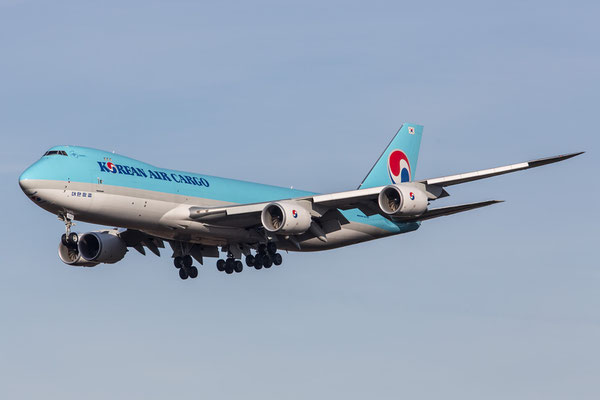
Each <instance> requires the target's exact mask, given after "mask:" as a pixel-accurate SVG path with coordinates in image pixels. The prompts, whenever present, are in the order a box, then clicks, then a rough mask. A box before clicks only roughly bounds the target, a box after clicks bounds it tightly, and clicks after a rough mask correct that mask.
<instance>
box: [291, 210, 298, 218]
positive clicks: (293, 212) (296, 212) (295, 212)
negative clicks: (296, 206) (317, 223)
mask: <svg viewBox="0 0 600 400" xmlns="http://www.w3.org/2000/svg"><path fill="white" fill-rule="evenodd" d="M292 217H294V218H298V211H296V210H292Z"/></svg>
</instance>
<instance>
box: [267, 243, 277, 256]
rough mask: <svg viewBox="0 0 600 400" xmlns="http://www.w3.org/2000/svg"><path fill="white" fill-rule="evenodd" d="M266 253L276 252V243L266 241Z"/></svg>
mask: <svg viewBox="0 0 600 400" xmlns="http://www.w3.org/2000/svg"><path fill="white" fill-rule="evenodd" d="M267 253H269V254H270V255H273V254H275V253H277V244H276V243H275V242H269V243H267Z"/></svg>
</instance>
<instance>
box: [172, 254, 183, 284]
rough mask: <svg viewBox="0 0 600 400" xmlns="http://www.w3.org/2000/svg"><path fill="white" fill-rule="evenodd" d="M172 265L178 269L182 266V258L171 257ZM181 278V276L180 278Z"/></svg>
mask: <svg viewBox="0 0 600 400" xmlns="http://www.w3.org/2000/svg"><path fill="white" fill-rule="evenodd" d="M173 265H174V266H175V268H177V269H179V268H181V267H183V266H184V265H183V259H182V258H181V257H175V258H174V259H173ZM182 279H183V278H182Z"/></svg>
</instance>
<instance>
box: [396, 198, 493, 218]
mask: <svg viewBox="0 0 600 400" xmlns="http://www.w3.org/2000/svg"><path fill="white" fill-rule="evenodd" d="M502 202H503V200H488V201H481V202H479V203H468V204H460V205H458V206H448V207H440V208H434V209H431V210H427V211H426V212H425V214H423V215H420V216H418V217H414V218H410V219H408V220H407V219H402V222H416V221H424V220H427V219H432V218H437V217H443V216H445V215H452V214H456V213H459V212H463V211H469V210H474V209H476V208H481V207H486V206H491V205H492V204H496V203H502Z"/></svg>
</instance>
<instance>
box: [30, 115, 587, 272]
mask: <svg viewBox="0 0 600 400" xmlns="http://www.w3.org/2000/svg"><path fill="white" fill-rule="evenodd" d="M422 133H423V127H422V126H420V125H415V124H404V125H402V127H401V128H400V130H399V131H398V132H397V133H396V135H395V136H394V138H393V139H392V141H391V142H390V144H389V145H388V147H387V148H386V149H385V151H384V152H383V154H382V155H381V156H380V157H379V159H378V160H377V162H376V163H375V165H373V167H372V169H371V171H370V172H369V173H368V174H367V176H366V177H365V178H364V180H363V181H362V183H361V184H360V185H359V186H358V188H357V189H355V190H349V191H344V192H337V193H327V194H317V193H313V192H307V191H301V190H295V189H291V188H284V187H276V186H269V185H263V184H257V183H250V182H245V181H239V180H233V179H225V178H218V177H214V176H208V175H203V174H197V173H191V172H182V171H175V170H170V169H165V168H161V167H156V166H154V165H150V164H147V163H144V162H141V161H137V160H134V159H132V158H128V157H125V156H121V155H118V154H114V153H112V152H107V151H101V150H96V149H91V148H87V147H79V146H56V147H53V148H51V149H50V150H48V151H47V152H46V153H45V154H44V155H43V156H42V157H41V159H40V160H38V161H36V162H35V163H34V164H33V165H31V166H30V167H29V168H27V170H25V171H24V172H23V173H22V174H21V176H20V177H19V185H20V186H21V189H22V190H23V192H24V193H25V194H26V195H27V197H29V198H30V199H31V200H32V201H33V202H34V203H35V204H36V205H38V206H40V207H41V208H43V209H45V210H46V211H48V212H51V213H52V214H55V215H57V216H58V218H59V219H60V220H61V221H63V222H64V224H65V233H64V234H63V235H62V237H61V240H60V241H59V244H58V255H59V257H60V259H61V260H62V261H63V262H64V263H66V264H68V265H71V266H80V267H94V266H96V265H98V264H103V263H107V264H112V263H116V262H118V261H120V260H122V259H123V258H124V257H125V255H126V253H127V252H128V249H129V248H133V249H135V250H137V251H138V252H140V253H141V254H144V255H145V254H146V250H149V251H151V252H152V253H154V254H156V255H160V250H159V249H161V248H165V243H168V245H169V247H170V248H171V250H172V258H173V263H174V265H175V267H176V268H177V270H178V273H179V277H180V278H181V279H188V278H196V277H197V276H198V268H197V267H195V266H194V265H193V264H194V260H195V261H197V262H198V263H199V264H203V262H204V260H205V258H208V257H213V258H217V259H218V261H217V262H216V264H217V269H218V270H219V271H224V272H226V273H227V274H232V273H234V272H236V273H239V272H242V270H243V268H244V266H243V264H242V261H241V259H242V258H244V261H245V264H246V265H247V266H248V267H253V268H255V269H257V270H259V269H261V268H270V267H271V266H272V265H281V263H282V256H281V253H280V252H279V251H280V250H285V251H319V250H328V249H333V248H337V247H342V246H348V245H351V244H356V243H361V242H365V241H368V240H373V239H379V238H383V237H387V236H391V235H398V234H400V233H407V232H412V231H415V230H417V229H418V228H419V227H420V226H421V223H422V222H423V221H426V220H428V219H432V218H437V217H441V216H445V215H450V214H456V213H459V212H463V211H468V210H472V209H475V208H480V207H485V206H489V205H491V204H495V203H498V202H499V201H497V200H489V201H482V202H477V203H469V204H460V205H453V206H447V207H439V208H431V207H430V204H431V202H433V201H435V200H437V199H439V198H442V197H446V196H448V195H449V194H448V192H447V191H446V188H447V187H448V186H452V185H457V184H459V183H465V182H470V181H475V180H478V179H484V178H489V177H492V176H496V175H501V174H506V173H509V172H515V171H520V170H524V169H528V168H535V167H539V166H542V165H546V164H550V163H554V162H557V161H562V160H566V159H568V158H571V157H574V156H577V155H579V154H581V153H571V154H566V155H559V156H555V157H548V158H542V159H537V160H533V161H528V162H522V163H518V164H512V165H507V166H503V167H497V168H491V169H484V170H480V171H475V172H468V173H463V174H458V175H450V176H444V177H440V178H433V179H422V180H415V179H413V177H414V176H415V169H416V166H417V158H418V155H419V147H420V144H421V137H422ZM74 221H84V222H89V223H92V224H99V225H104V226H110V227H116V228H113V229H101V230H98V231H94V232H87V233H82V234H81V233H76V232H74V231H73V230H72V226H73V225H74ZM221 254H223V256H221Z"/></svg>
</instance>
